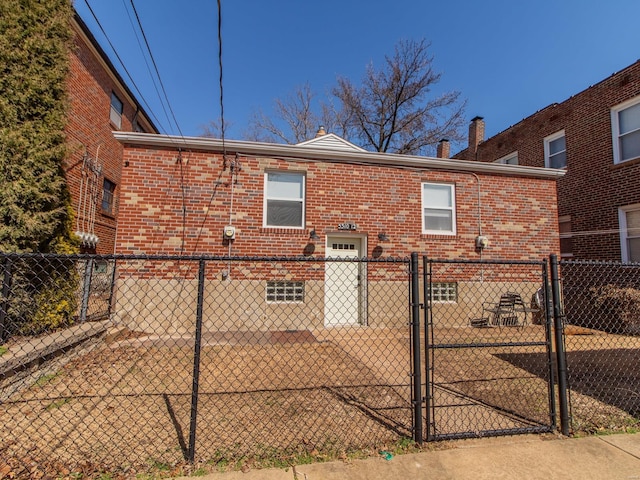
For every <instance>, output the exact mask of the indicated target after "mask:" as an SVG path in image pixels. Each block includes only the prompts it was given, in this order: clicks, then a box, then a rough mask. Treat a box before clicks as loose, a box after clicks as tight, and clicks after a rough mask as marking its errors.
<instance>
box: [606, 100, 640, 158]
mask: <svg viewBox="0 0 640 480" xmlns="http://www.w3.org/2000/svg"><path fill="white" fill-rule="evenodd" d="M638 98H640V97H636V98H635V99H634V100H631V102H627V103H625V104H623V105H622V106H618V107H615V108H612V109H611V129H612V132H613V162H614V163H620V162H625V161H627V160H633V159H634V158H640V101H639V100H638ZM632 102H635V103H633V104H632V105H629V103H632ZM626 105H629V106H626Z"/></svg>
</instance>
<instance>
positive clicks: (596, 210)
mask: <svg viewBox="0 0 640 480" xmlns="http://www.w3.org/2000/svg"><path fill="white" fill-rule="evenodd" d="M638 95H640V61H638V62H636V63H634V64H632V65H630V66H629V67H627V68H625V69H624V70H622V71H620V72H618V73H616V74H614V75H612V76H610V77H608V78H607V79H605V80H603V81H602V82H600V83H598V84H596V85H594V86H592V87H590V88H588V89H586V90H584V91H582V92H580V93H578V94H576V95H574V96H573V97H571V98H569V99H568V100H566V101H564V102H562V103H560V104H553V105H550V106H548V107H546V108H544V109H542V110H540V111H539V112H537V113H535V114H533V115H531V116H530V117H528V118H526V119H524V120H522V121H521V122H519V123H518V124H516V125H514V126H513V127H510V128H509V129H507V130H505V131H503V132H501V133H499V134H498V135H496V136H494V137H492V138H490V139H488V140H486V141H485V142H483V143H481V144H480V146H479V150H478V160H479V161H484V162H491V161H494V160H496V159H498V158H500V157H503V156H505V155H507V154H509V153H511V152H513V151H515V150H517V151H518V159H519V163H520V165H529V166H538V167H543V166H544V143H543V139H544V138H545V137H547V136H549V135H551V134H554V133H556V132H558V131H560V130H563V129H564V130H565V138H566V143H567V174H566V175H565V176H564V177H563V178H562V179H560V180H558V210H559V215H570V216H571V220H572V231H573V232H593V231H601V232H606V231H609V232H611V231H613V232H612V233H600V234H597V235H592V234H583V235H576V236H574V237H573V253H574V257H575V258H584V259H601V260H617V261H619V260H620V259H621V253H620V237H619V234H618V233H617V232H616V230H617V229H618V228H619V225H618V207H620V206H624V205H629V204H634V203H638V202H640V159H638V160H634V161H629V162H625V163H623V164H619V165H614V164H613V147H612V132H611V113H610V111H611V107H614V106H616V105H618V104H620V103H623V102H625V101H627V100H630V99H632V98H634V97H637V96H638ZM454 158H460V159H467V160H473V158H470V155H469V154H468V151H467V150H464V151H462V152H460V153H458V154H456V155H455V156H454Z"/></svg>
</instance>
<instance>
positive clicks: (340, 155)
mask: <svg viewBox="0 0 640 480" xmlns="http://www.w3.org/2000/svg"><path fill="white" fill-rule="evenodd" d="M113 135H114V137H115V138H116V140H118V141H119V142H121V143H122V144H125V145H130V146H136V147H144V146H147V147H160V148H174V149H178V148H180V149H186V150H203V151H210V152H222V151H223V150H226V151H228V152H234V153H239V154H245V155H256V156H269V157H286V158H291V159H295V158H303V159H309V160H321V161H333V162H343V163H363V162H366V163H369V164H376V165H381V166H393V167H411V168H423V169H430V170H442V171H452V172H461V173H483V174H490V175H508V176H515V177H533V178H542V179H550V180H556V179H558V178H561V177H563V176H564V175H565V173H566V171H565V170H558V169H554V168H540V167H526V166H520V165H502V164H497V163H485V162H474V161H468V160H451V159H444V158H432V157H419V156H413V155H399V154H394V153H381V152H367V151H364V152H348V151H343V150H330V149H320V148H313V147H308V146H298V145H284V144H276V143H262V142H248V141H239V140H225V141H224V143H223V141H222V140H221V139H218V138H209V137H178V136H171V135H157V134H148V133H136V132H119V131H115V132H113Z"/></svg>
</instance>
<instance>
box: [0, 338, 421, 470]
mask: <svg viewBox="0 0 640 480" xmlns="http://www.w3.org/2000/svg"><path fill="white" fill-rule="evenodd" d="M223 337H224V336H223ZM383 337H384V339H383V341H382V342H380V341H378V347H374V346H369V347H366V346H365V347H363V346H362V345H360V348H359V350H361V351H367V352H368V355H371V356H373V357H374V358H375V361H374V362H373V365H375V364H376V363H379V364H380V365H381V368H380V369H379V370H380V371H379V372H376V370H375V369H373V368H371V367H370V366H367V365H365V364H364V363H363V362H361V361H360V360H358V359H357V357H355V356H352V355H351V354H350V353H349V351H348V350H345V349H344V348H342V347H341V346H339V345H338V344H337V342H335V341H327V340H319V339H317V338H315V337H314V336H313V334H311V333H310V332H296V333H294V332H276V333H275V334H272V333H269V332H266V333H263V334H255V333H254V334H250V333H241V334H234V335H227V336H226V337H224V338H205V339H204V345H203V347H202V350H201V363H200V366H201V368H200V374H199V382H198V390H199V396H198V405H197V429H196V444H195V445H196V449H195V456H196V460H197V461H198V462H200V463H205V462H214V463H215V462H228V461H234V460H238V459H242V458H247V459H260V458H264V457H268V456H276V457H280V458H288V457H291V456H294V455H296V456H300V455H305V454H306V455H333V456H336V455H340V454H344V453H345V452H348V451H350V450H355V449H361V448H367V447H369V448H373V449H375V448H377V447H379V446H385V445H387V444H390V443H394V442H398V441H399V440H401V439H402V438H406V437H411V401H410V387H409V379H410V377H409V374H408V370H407V372H406V373H405V375H404V380H405V382H404V384H403V383H392V382H389V381H388V380H386V379H385V378H384V377H385V375H386V376H388V375H387V374H388V371H389V368H388V367H389V365H391V364H398V363H400V364H403V365H404V368H405V369H408V363H409V361H408V358H407V355H408V350H407V345H406V344H405V342H404V339H403V338H402V337H399V338H395V337H394V335H393V334H391V335H389V334H386V335H383ZM374 343H375V342H374ZM382 347H383V348H384V352H383V351H380V348H382ZM374 348H377V351H374ZM193 352H194V349H193V341H192V340H189V339H166V338H165V339H159V338H151V337H141V338H137V339H130V340H127V341H121V342H118V343H113V344H109V345H104V346H103V347H102V348H100V349H96V350H93V351H91V352H89V353H87V354H86V355H83V356H80V357H78V358H76V359H75V360H73V361H72V362H70V363H68V364H66V365H65V366H64V367H63V368H61V369H60V370H58V371H57V372H55V373H52V374H48V375H45V376H42V377H40V378H39V379H38V380H37V381H36V382H35V383H34V384H33V385H32V386H31V387H30V388H28V389H27V390H24V391H22V392H21V393H19V394H16V395H14V396H13V397H11V398H10V400H9V401H6V402H4V403H3V404H1V405H0V421H1V422H2V424H3V427H4V428H3V431H4V432H5V433H6V434H3V440H2V445H1V446H0V453H2V455H0V457H2V456H4V457H5V458H14V459H18V460H19V461H20V462H21V463H25V458H26V459H27V460H26V461H27V462H31V463H33V464H42V465H44V464H55V465H57V467H56V468H58V469H62V471H68V472H74V471H85V470H90V471H94V472H95V471H100V470H108V471H116V472H122V473H126V474H127V475H130V474H133V473H135V472H140V471H143V472H144V471H146V470H148V469H149V468H154V467H155V468H157V467H158V466H165V465H166V466H170V467H172V468H173V467H174V466H177V465H180V464H184V463H185V456H186V454H187V449H188V446H189V432H190V419H191V411H192V409H191V402H192V395H191V393H192V388H193V368H194V361H193V359H194V353H193ZM383 364H384V365H386V366H387V367H385V368H382V365H383ZM384 371H386V372H387V374H385V373H384ZM381 372H382V374H381V375H380V374H379V373H381ZM25 452H28V454H26V455H25ZM0 467H1V465H0Z"/></svg>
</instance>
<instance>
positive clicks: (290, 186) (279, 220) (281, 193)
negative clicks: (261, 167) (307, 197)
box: [265, 172, 305, 228]
mask: <svg viewBox="0 0 640 480" xmlns="http://www.w3.org/2000/svg"><path fill="white" fill-rule="evenodd" d="M304 179H305V177H304V175H303V174H301V173H283V172H269V173H267V174H266V194H265V198H266V201H265V208H266V213H265V225H266V226H268V227H300V228H302V227H303V226H304Z"/></svg>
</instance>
